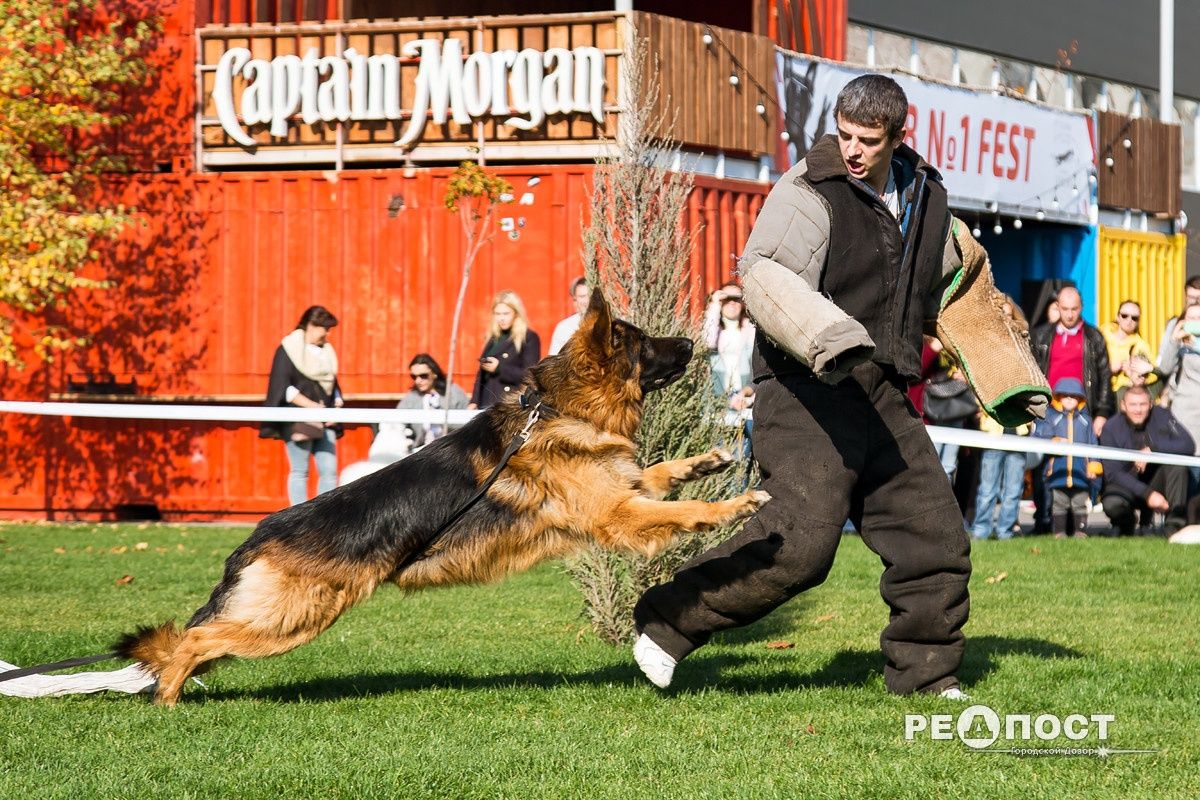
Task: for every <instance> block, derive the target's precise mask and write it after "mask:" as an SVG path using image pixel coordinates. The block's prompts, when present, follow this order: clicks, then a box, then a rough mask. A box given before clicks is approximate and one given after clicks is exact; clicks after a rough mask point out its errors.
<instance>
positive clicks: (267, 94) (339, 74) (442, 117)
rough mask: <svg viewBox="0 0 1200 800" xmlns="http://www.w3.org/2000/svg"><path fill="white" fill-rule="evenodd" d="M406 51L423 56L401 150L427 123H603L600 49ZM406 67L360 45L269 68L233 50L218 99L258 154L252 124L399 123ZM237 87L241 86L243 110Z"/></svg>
mask: <svg viewBox="0 0 1200 800" xmlns="http://www.w3.org/2000/svg"><path fill="white" fill-rule="evenodd" d="M401 53H402V54H403V56H404V57H405V58H406V59H420V65H419V67H418V69H417V76H416V83H415V87H414V91H413V95H412V109H411V115H410V117H409V121H408V124H407V126H405V128H404V130H403V132H402V133H401V135H400V138H399V139H397V140H396V145H398V146H400V147H408V146H409V145H411V144H412V143H413V142H414V141H416V140H417V139H418V138H419V137H420V135H421V132H422V131H423V130H424V129H425V124H426V122H428V121H430V120H432V121H433V122H434V123H435V124H438V125H441V124H444V123H445V122H446V120H447V119H453V120H454V121H455V122H456V123H458V124H459V125H469V124H471V123H472V122H473V121H476V120H479V119H482V118H485V117H495V118H499V119H500V120H501V121H502V122H503V123H504V124H505V125H509V126H511V127H514V128H519V129H521V130H532V129H534V128H536V127H538V126H539V125H541V124H542V122H543V121H545V119H546V118H547V117H551V116H555V115H567V114H586V115H588V116H590V117H591V118H592V119H594V120H595V121H596V122H599V123H603V122H604V51H602V50H600V49H599V48H596V47H576V48H574V49H573V50H567V49H565V48H550V49H548V50H545V51H541V50H534V49H532V48H526V49H524V50H498V51H496V52H483V51H480V52H475V53H471V54H470V55H468V56H467V57H466V58H464V57H463V52H462V42H460V41H458V40H457V39H444V40H442V39H418V40H416V41H413V42H408V43H406V44H405V45H404V46H403V48H402V49H401ZM400 66H401V62H400V59H399V58H398V57H397V56H395V55H391V54H379V55H365V54H362V53H359V52H357V51H356V50H355V49H354V48H347V49H346V50H345V51H343V52H342V54H341V55H336V56H321V55H320V52H319V51H318V50H317V49H316V48H312V49H310V50H309V51H308V52H307V53H306V54H305V55H304V56H303V57H301V56H297V55H281V56H276V57H275V58H273V59H271V60H269V61H268V60H266V59H261V58H253V56H252V54H251V52H250V51H249V50H248V49H246V48H244V47H233V48H230V49H229V50H227V51H225V53H224V55H222V56H221V60H220V61H219V62H218V64H217V69H216V81H215V84H214V86H213V91H212V99H213V103H214V105H215V106H216V109H217V119H218V121H219V122H220V123H221V127H222V128H224V129H225V132H226V133H227V134H229V137H230V138H231V139H233V141H235V142H237V143H238V144H240V145H242V146H244V147H253V146H255V145H256V144H257V143H256V142H255V141H254V139H253V138H252V137H251V136H250V134H249V132H248V129H249V128H250V127H252V126H254V125H267V126H268V127H269V130H270V132H271V136H273V137H277V138H278V137H283V136H286V135H287V131H288V126H289V125H290V124H291V121H292V119H293V118H294V117H295V115H296V114H297V113H298V114H299V119H300V120H301V121H302V122H303V123H304V124H305V125H312V124H314V123H316V122H326V123H330V122H335V121H336V122H346V121H348V120H364V121H365V120H399V119H403V117H404V113H403V111H402V109H401V106H400ZM235 80H241V81H243V82H244V83H245V87H244V89H243V91H242V93H241V96H240V102H237V103H235V93H234V82H235Z"/></svg>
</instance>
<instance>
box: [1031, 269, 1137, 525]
mask: <svg viewBox="0 0 1200 800" xmlns="http://www.w3.org/2000/svg"><path fill="white" fill-rule="evenodd" d="M1058 310H1059V313H1060V315H1061V316H1060V317H1059V320H1058V322H1050V323H1047V324H1045V325H1041V326H1039V327H1037V328H1034V329H1033V331H1031V332H1030V334H1029V340H1030V341H1029V344H1030V347H1031V348H1032V349H1033V357H1034V359H1035V360H1036V361H1037V363H1038V366H1039V367H1041V369H1042V372H1044V373H1045V374H1046V377H1047V379H1048V380H1049V382H1050V385H1051V386H1056V385H1057V384H1058V381H1059V380H1061V379H1063V378H1075V379H1076V380H1078V381H1079V382H1080V383H1082V384H1083V389H1084V393H1085V395H1086V396H1087V405H1088V409H1089V410H1090V411H1091V413H1092V415H1093V416H1092V430H1093V431H1095V433H1096V436H1097V438H1099V436H1100V432H1101V431H1102V430H1104V423H1106V422H1107V421H1108V418H1109V417H1111V416H1112V415H1113V412H1115V411H1116V404H1115V403H1114V402H1113V392H1112V380H1111V378H1112V371H1111V370H1110V369H1109V366H1108V345H1107V344H1106V343H1105V341H1104V334H1103V333H1101V332H1100V330H1099V329H1098V328H1096V327H1095V326H1093V325H1089V324H1088V323H1086V322H1084V321H1083V298H1082V297H1080V295H1079V290H1078V289H1076V288H1075V287H1074V286H1064V287H1063V288H1062V289H1060V290H1059V292H1058ZM1046 494H1047V493H1046V490H1045V486H1044V485H1043V482H1042V480H1041V470H1034V471H1033V500H1034V503H1035V504H1036V505H1037V511H1036V512H1035V513H1034V521H1033V529H1034V532H1035V533H1046V532H1048V531H1049V530H1050V502H1049V498H1048V497H1046V496H1045V495H1046Z"/></svg>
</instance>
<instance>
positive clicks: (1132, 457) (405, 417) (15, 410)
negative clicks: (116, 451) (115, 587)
mask: <svg viewBox="0 0 1200 800" xmlns="http://www.w3.org/2000/svg"><path fill="white" fill-rule="evenodd" d="M478 413H479V412H478V411H467V410H463V409H456V410H453V411H451V412H450V424H451V425H462V424H464V423H466V422H467V421H469V420H470V419H471V418H472V417H474V416H475V415H476V414H478ZM0 414H29V415H37V416H55V417H86V418H91V419H128V420H179V421H185V422H346V423H357V424H369V423H385V422H396V423H402V424H407V425H413V424H417V425H419V424H434V425H440V424H443V423H444V422H445V421H446V412H445V411H436V410H435V411H426V410H424V409H403V410H402V409H398V408H293V407H287V408H273V407H269V406H218V405H167V404H162V403H42V402H26V401H19V400H0ZM927 430H928V431H929V436H930V438H931V439H933V441H935V442H938V443H943V442H944V443H946V444H957V445H963V446H966V447H976V448H980V449H983V450H1006V451H1009V452H1016V453H1043V454H1045V455H1052V456H1066V455H1071V456H1080V457H1086V458H1096V459H1106V460H1109V461H1145V462H1146V463H1148V464H1169V465H1178V466H1184V467H1200V456H1181V455H1175V454H1173V453H1142V452H1139V451H1136V450H1119V449H1117V448H1115V447H1098V446H1094V445H1083V444H1072V443H1068V442H1052V441H1050V440H1049V439H1040V438H1036V437H1031V436H1012V435H1008V434H1003V435H994V434H988V433H981V432H980V431H969V430H963V429H962V428H943V427H937V426H933V425H931V426H929V427H928V428H927Z"/></svg>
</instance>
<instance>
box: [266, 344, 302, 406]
mask: <svg viewBox="0 0 1200 800" xmlns="http://www.w3.org/2000/svg"><path fill="white" fill-rule="evenodd" d="M294 369H295V367H293V366H292V360H291V359H290V358H288V356H287V353H286V352H284V349H283V345H280V346H279V347H277V348H275V358H274V359H273V360H272V361H271V377H270V378H268V379H267V399H266V402H265V403H263V405H267V406H286V405H287V404H288V402H287V388H288V387H289V386H291V385H292V371H293V370H294Z"/></svg>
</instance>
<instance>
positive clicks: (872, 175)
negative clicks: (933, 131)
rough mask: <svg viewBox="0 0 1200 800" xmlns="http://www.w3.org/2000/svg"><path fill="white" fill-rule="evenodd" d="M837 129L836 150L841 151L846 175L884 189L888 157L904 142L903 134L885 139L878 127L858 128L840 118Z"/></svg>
mask: <svg viewBox="0 0 1200 800" xmlns="http://www.w3.org/2000/svg"><path fill="white" fill-rule="evenodd" d="M837 129H838V148H839V149H840V150H841V151H842V162H843V163H844V164H845V165H846V171H847V172H849V173H850V174H851V175H853V176H854V177H855V178H858V179H859V180H860V181H865V182H866V183H868V184H870V185H872V186H875V187H880V186H884V185H886V184H887V172H888V169H890V168H891V164H892V153H893V152H894V151H895V150H896V147H897V146H898V145H899V144H900V142H901V141H902V140H903V139H904V131H903V130H901V131H900V132H899V133H898V134H896V136H895V138H893V139H889V138H888V136H887V132H886V131H885V130H884V129H883V126H882V125H875V126H867V125H859V124H857V123H855V122H850V121H849V120H847V119H846V118H845V117H843V116H841V115H840V114H839V115H838V118H837Z"/></svg>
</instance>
